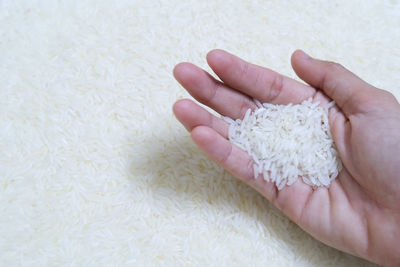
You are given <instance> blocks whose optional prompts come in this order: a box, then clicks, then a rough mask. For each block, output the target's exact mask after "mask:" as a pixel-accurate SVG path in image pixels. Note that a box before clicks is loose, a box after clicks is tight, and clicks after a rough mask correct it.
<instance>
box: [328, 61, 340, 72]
mask: <svg viewBox="0 0 400 267" xmlns="http://www.w3.org/2000/svg"><path fill="white" fill-rule="evenodd" d="M326 66H327V69H328V71H331V72H341V71H343V70H344V67H343V66H342V65H341V64H339V63H336V62H333V61H328V62H327V63H326Z"/></svg>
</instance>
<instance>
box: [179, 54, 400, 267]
mask: <svg viewBox="0 0 400 267" xmlns="http://www.w3.org/2000/svg"><path fill="white" fill-rule="evenodd" d="M207 61H208V64H209V65H210V67H211V69H212V70H213V71H214V72H215V74H216V75H217V76H218V77H219V78H220V79H221V81H218V80H216V79H214V78H213V77H212V76H211V75H210V74H208V73H207V72H206V71H204V70H202V69H200V68H198V67H196V66H195V65H193V64H190V63H180V64H178V65H177V66H176V67H175V69H174V76H175V78H176V79H177V81H178V82H179V83H180V84H181V85H182V86H183V87H184V88H185V89H186V90H187V91H188V92H189V93H190V94H191V95H192V96H193V97H194V98H195V99H196V100H197V101H199V102H200V103H203V104H205V105H207V106H209V107H210V108H212V109H214V110H215V111H216V112H218V113H219V114H221V115H224V116H229V117H231V118H234V119H237V118H243V116H244V114H245V112H246V110H247V109H248V108H251V109H254V108H256V105H255V103H254V102H253V99H257V100H259V101H260V102H268V103H273V104H289V103H294V104H295V103H300V102H302V101H303V100H305V99H308V98H309V97H312V98H313V101H319V102H320V103H321V104H324V103H327V102H330V101H332V100H334V101H335V103H336V105H335V106H334V107H333V108H331V109H330V110H329V121H330V127H331V131H332V136H333V139H334V141H335V144H336V147H337V149H338V152H339V155H340V158H341V160H342V163H343V169H342V170H341V172H340V173H339V175H338V177H337V179H335V180H334V181H333V182H332V184H331V185H330V187H329V188H326V187H318V188H312V187H310V186H309V185H307V184H305V183H304V182H303V181H302V180H301V179H299V180H297V181H296V182H295V183H294V184H292V185H291V186H286V187H285V188H283V189H282V190H280V191H279V190H277V188H276V186H275V185H274V184H273V183H270V182H266V181H265V180H264V179H262V177H260V176H259V177H258V178H257V179H254V176H253V167H252V166H253V160H252V159H251V157H250V156H249V155H248V154H247V153H246V152H245V151H243V150H241V149H240V148H238V147H236V146H235V145H232V144H231V143H230V142H229V140H228V127H229V126H228V124H227V123H226V122H224V121H223V120H222V119H220V118H219V117H216V116H214V115H212V114H210V113H209V112H208V111H206V110H205V109H204V108H202V107H200V106H199V105H198V104H196V103H195V102H193V101H191V100H189V99H183V100H179V101H177V102H176V103H175V104H174V106H173V111H174V113H175V116H176V117H177V118H178V120H179V121H180V122H181V123H182V124H183V125H184V127H185V128H186V129H187V130H188V131H189V132H190V134H191V137H192V139H193V141H194V142H195V143H196V144H197V145H198V146H199V147H200V148H201V149H202V150H203V151H204V152H205V153H206V154H207V155H208V157H210V158H211V159H212V160H214V161H215V162H216V163H218V164H219V165H220V166H222V167H223V168H225V169H226V170H227V171H229V172H231V173H232V174H233V175H234V176H236V177H237V178H239V179H240V180H242V181H244V182H245V183H247V184H248V185H250V186H252V187H253V188H255V189H256V190H257V191H258V192H260V193H261V194H262V195H263V196H264V197H266V198H267V199H268V200H269V201H271V202H272V203H273V204H274V205H275V206H276V207H278V208H279V209H280V210H281V211H282V212H283V213H284V214H285V215H286V216H288V217H289V218H290V219H291V220H293V221H294V222H295V223H296V224H297V225H299V226H300V227H301V228H302V229H304V230H305V231H306V232H308V233H309V234H311V235H312V236H313V237H315V238H316V239H318V240H320V241H322V242H323V243H325V244H327V245H329V246H332V247H335V248H337V249H339V250H342V251H345V252H347V253H351V254H353V255H356V256H358V257H361V258H364V259H367V260H369V261H372V262H375V263H378V264H382V265H385V266H400V205H399V204H400V156H399V153H400V105H399V103H398V102H397V101H396V99H395V98H394V97H393V95H391V94H390V93H388V92H386V91H383V90H380V89H378V88H375V87H373V86H372V85H370V84H368V83H366V82H364V81H363V80H361V79H360V78H358V77H357V76H356V75H354V74H353V73H351V72H350V71H348V70H347V69H345V68H344V67H342V66H341V65H339V64H336V63H332V62H328V61H322V60H317V59H313V58H311V57H309V56H308V55H307V54H305V53H304V52H302V51H300V50H298V51H296V52H294V53H293V55H292V59H291V61H292V66H293V69H294V71H295V72H296V74H297V75H298V76H299V77H300V78H301V79H302V80H303V81H305V82H306V83H307V84H304V83H301V82H298V81H296V80H293V79H291V78H288V77H285V76H283V75H281V74H278V73H276V72H274V71H272V70H270V69H267V68H263V67H260V66H257V65H253V64H250V63H248V62H246V61H244V60H242V59H240V58H238V57H236V56H234V55H232V54H229V53H228V52H225V51H223V50H213V51H211V52H209V53H208V55H207Z"/></svg>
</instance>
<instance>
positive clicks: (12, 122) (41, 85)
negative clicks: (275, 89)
mask: <svg viewBox="0 0 400 267" xmlns="http://www.w3.org/2000/svg"><path fill="white" fill-rule="evenodd" d="M0 25H1V27H0V259H1V263H0V264H1V265H3V266H18V265H20V266H28V265H29V266H56V265H83V266H87V265H107V266H109V265H129V264H132V265H137V266H145V265H146V266H147V265H183V266H190V265H195V266H199V265H200V266H227V265H238V266H365V265H366V264H367V263H366V262H365V261H363V260H360V259H358V258H355V257H352V256H349V255H347V254H344V253H341V252H339V251H337V250H335V249H332V248H329V247H327V246H325V245H323V244H321V243H320V242H318V241H316V240H314V239H313V238H312V237H310V236H309V235H308V234H306V233H305V232H303V231H302V230H301V229H300V228H298V227H297V226H296V225H294V224H293V223H291V222H290V221H289V220H288V219H286V218H285V217H284V216H283V215H282V214H281V213H280V212H279V211H277V210H276V209H275V208H274V207H273V206H272V205H270V204H269V203H268V201H266V200H264V199H263V198H262V197H261V196H260V195H258V194H257V193H256V192H255V191H253V190H252V189H250V188H248V187H247V186H245V185H244V184H241V183H240V182H238V181H237V180H235V178H234V177H233V176H231V175H230V174H228V173H226V172H225V171H223V170H222V169H221V168H219V167H218V166H216V165H215V164H214V163H212V162H211V161H210V160H209V159H207V158H206V157H205V156H204V155H203V154H202V153H201V151H200V150H199V149H198V148H197V147H196V146H195V145H193V144H192V142H191V140H190V137H189V135H188V133H187V132H186V131H185V130H184V128H183V127H182V126H181V125H180V124H179V123H178V122H177V120H176V119H175V118H174V116H173V114H172V111H171V106H172V104H173V103H174V101H175V100H176V99H180V98H183V97H188V95H187V93H186V92H185V91H184V90H183V89H182V88H181V87H180V86H179V85H178V83H177V82H175V81H174V79H173V77H172V69H173V67H174V65H175V64H176V63H178V62H180V61H190V62H194V63H195V64H198V65H200V66H202V67H204V68H205V69H207V70H209V68H208V67H207V66H206V62H205V55H206V53H207V52H208V51H209V50H210V49H213V48H222V49H226V50H228V51H230V52H232V53H236V54H238V55H239V56H241V57H243V58H245V59H247V60H249V61H252V62H255V63H257V64H261V65H264V66H268V67H271V68H273V69H275V70H278V71H280V72H282V73H284V74H286V75H289V76H291V77H295V75H294V72H293V71H292V70H291V67H290V63H289V58H290V54H291V52H293V51H294V50H295V49H296V48H302V49H304V50H305V51H307V52H309V53H310V54H311V55H313V56H316V57H320V58H325V59H329V60H334V61H339V62H341V63H342V64H343V65H345V66H346V67H348V68H350V69H351V70H353V71H354V72H355V73H357V74H358V75H359V76H361V77H362V78H364V79H366V80H367V81H368V82H370V83H372V84H374V85H376V86H378V87H381V88H385V89H387V90H390V91H391V92H392V93H393V94H395V95H396V96H397V97H398V98H399V97H400V89H399V84H400V65H399V62H400V46H399V44H400V30H399V29H400V28H399V25H400V2H399V1H397V0H392V1H380V0H371V1H362V0H358V1H347V0H337V1H273V0H270V1H240V0H230V1H226V0H224V1H175V0H174V1H172V0H169V1H166V0H165V1H161V0H160V1H122V0H121V1H94V0H93V1H68V0H65V1H50V0H48V1H31V0H26V1H7V0H0Z"/></svg>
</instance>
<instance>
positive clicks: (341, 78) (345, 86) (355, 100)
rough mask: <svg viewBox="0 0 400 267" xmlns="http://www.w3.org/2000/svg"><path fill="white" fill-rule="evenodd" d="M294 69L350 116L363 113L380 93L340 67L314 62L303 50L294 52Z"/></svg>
mask: <svg viewBox="0 0 400 267" xmlns="http://www.w3.org/2000/svg"><path fill="white" fill-rule="evenodd" d="M292 66H293V69H294V71H295V72H296V74H297V76H299V77H300V78H301V79H302V80H303V81H305V82H306V83H308V84H309V85H311V86H312V87H314V88H316V89H320V90H322V91H323V92H324V93H325V94H326V95H327V96H328V97H330V98H331V99H333V100H334V101H335V102H336V104H337V105H338V106H339V107H340V108H341V109H342V111H343V112H344V113H345V114H346V115H347V116H349V115H351V114H355V113H359V112H362V109H363V106H364V104H365V103H368V102H369V100H370V99H371V97H373V95H375V92H376V91H377V89H376V88H374V87H373V86H371V85H369V84H368V83H366V82H364V81H363V80H361V79H360V78H359V77H357V76H356V75H355V74H353V73H352V72H350V71H349V70H347V69H346V68H344V67H343V66H341V65H340V64H337V63H334V62H329V61H323V60H318V59H313V58H311V57H310V56H308V55H307V54H306V53H304V52H303V51H301V50H297V51H295V52H294V53H293V55H292ZM371 93H372V94H371Z"/></svg>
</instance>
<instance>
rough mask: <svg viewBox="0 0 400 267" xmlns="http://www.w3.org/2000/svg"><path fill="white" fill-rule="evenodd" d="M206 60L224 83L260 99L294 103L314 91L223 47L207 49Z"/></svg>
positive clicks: (262, 100) (307, 96) (313, 93)
mask: <svg viewBox="0 0 400 267" xmlns="http://www.w3.org/2000/svg"><path fill="white" fill-rule="evenodd" d="M207 61H208V64H209V65H210V67H211V68H212V70H213V71H214V72H215V74H217V75H218V77H219V78H220V79H221V80H222V81H223V82H224V83H225V84H227V85H228V86H230V87H231V88H234V89H236V90H238V91H240V92H242V93H244V94H246V95H248V96H251V97H253V98H255V99H257V100H259V101H260V102H268V103H272V104H289V103H293V104H298V103H301V102H302V101H304V100H306V99H308V98H309V97H312V96H314V95H315V93H316V90H315V89H314V88H313V87H311V86H308V85H306V84H303V83H301V82H298V81H296V80H294V79H291V78H289V77H286V76H284V75H281V74H279V73H277V72H275V71H272V70H270V69H267V68H264V67H261V66H257V65H254V64H251V63H249V62H246V61H244V60H243V59H240V58H239V57H237V56H234V55H232V54H230V53H228V52H226V51H223V50H219V49H216V50H212V51H211V52H209V53H208V55H207Z"/></svg>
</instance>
